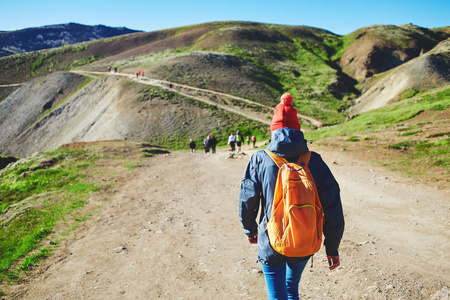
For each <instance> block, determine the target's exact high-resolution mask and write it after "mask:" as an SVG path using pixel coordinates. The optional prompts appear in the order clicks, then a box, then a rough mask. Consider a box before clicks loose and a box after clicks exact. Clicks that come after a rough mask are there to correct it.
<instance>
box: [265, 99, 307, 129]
mask: <svg viewBox="0 0 450 300" xmlns="http://www.w3.org/2000/svg"><path fill="white" fill-rule="evenodd" d="M293 104H294V99H293V98H292V96H291V94H283V95H282V96H281V98H280V104H278V105H277V106H276V107H275V112H274V114H273V118H272V125H270V130H271V131H274V130H277V129H280V128H286V127H288V128H291V129H297V130H300V128H301V127H300V122H299V121H298V117H297V110H296V109H295V108H294V106H292V105H293Z"/></svg>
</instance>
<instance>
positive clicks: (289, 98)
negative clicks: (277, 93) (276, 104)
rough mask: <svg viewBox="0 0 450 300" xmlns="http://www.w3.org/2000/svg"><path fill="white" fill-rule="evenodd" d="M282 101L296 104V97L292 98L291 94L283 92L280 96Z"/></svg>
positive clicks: (287, 103) (285, 103) (286, 103)
mask: <svg viewBox="0 0 450 300" xmlns="http://www.w3.org/2000/svg"><path fill="white" fill-rule="evenodd" d="M280 103H283V104H284V105H290V106H292V105H293V104H294V98H292V96H291V94H288V93H286V94H283V95H281V98H280Z"/></svg>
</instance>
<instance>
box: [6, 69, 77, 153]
mask: <svg viewBox="0 0 450 300" xmlns="http://www.w3.org/2000/svg"><path fill="white" fill-rule="evenodd" d="M84 80H85V77H83V76H80V75H76V74H62V73H60V74H53V75H52V76H44V77H39V78H36V79H35V80H33V81H30V82H28V83H27V84H26V85H24V86H22V87H21V88H18V89H17V90H16V91H15V92H13V93H12V94H11V95H10V96H9V97H8V98H6V99H5V100H4V101H3V102H1V103H0V153H1V152H2V151H3V150H5V149H6V147H7V145H9V144H10V143H11V142H12V141H13V140H14V139H16V138H17V137H18V136H19V135H20V134H21V133H22V132H23V131H24V130H26V129H27V127H28V126H29V125H30V124H32V123H34V122H35V121H36V120H37V119H38V116H39V115H40V114H41V113H43V112H44V111H45V110H47V109H49V108H51V107H52V106H54V105H56V104H57V103H58V102H59V101H62V100H63V99H64V98H65V97H67V96H68V95H70V94H71V93H73V92H74V91H75V90H76V88H77V87H78V86H79V85H80V84H81V83H82V82H83V81H84ZM24 147H26V146H25V145H24ZM27 148H28V149H26V151H27V153H29V151H31V153H32V151H33V149H34V147H32V146H30V145H29V146H28V147H27ZM24 150H25V149H24Z"/></svg>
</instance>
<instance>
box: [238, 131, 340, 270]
mask: <svg viewBox="0 0 450 300" xmlns="http://www.w3.org/2000/svg"><path fill="white" fill-rule="evenodd" d="M267 150H269V151H271V152H273V153H275V154H276V155H278V156H281V157H284V158H285V159H287V160H288V161H289V162H296V161H297V160H298V157H299V156H300V155H301V154H302V153H305V152H307V151H309V150H308V146H307V145H306V140H305V138H304V136H303V132H301V131H299V130H295V129H290V128H281V129H277V130H274V131H272V138H271V142H270V144H269V146H268V147H267ZM308 168H309V170H310V171H311V174H312V176H313V178H314V182H315V184H316V187H317V192H318V194H319V198H320V202H321V204H322V208H323V211H324V216H325V218H324V226H323V234H324V236H325V241H324V245H325V249H326V253H327V255H330V256H338V255H339V253H338V249H339V244H340V242H341V239H342V235H343V232H344V215H343V212H342V204H341V198H340V190H339V185H338V183H337V182H336V180H335V179H334V176H333V174H331V171H330V169H329V168H328V166H327V165H326V164H325V162H324V161H323V160H322V157H321V156H320V155H319V154H317V153H316V152H311V158H310V160H309V163H308ZM278 170H279V169H278V166H277V165H276V164H275V163H274V161H273V160H272V158H270V156H269V155H268V154H267V153H266V152H265V151H264V150H260V151H258V152H256V153H255V154H253V155H252V157H251V159H250V161H249V163H248V165H247V168H246V170H245V173H244V176H243V178H242V182H241V191H240V194H239V217H240V220H241V223H242V226H243V227H244V231H245V234H246V235H247V236H248V237H253V236H255V235H256V234H258V260H259V261H261V262H262V263H264V264H266V265H278V264H281V263H284V262H298V261H301V260H305V259H308V258H309V256H308V257H287V256H284V255H282V254H280V253H278V252H276V251H275V250H273V248H272V247H271V246H270V243H269V237H268V236H267V221H268V218H269V217H270V213H271V210H272V201H273V196H274V189H275V184H276V181H277V175H278ZM260 207H261V213H260V218H259V224H258V223H257V222H256V218H257V215H258V211H259V210H260Z"/></svg>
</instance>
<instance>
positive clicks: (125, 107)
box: [0, 73, 267, 157]
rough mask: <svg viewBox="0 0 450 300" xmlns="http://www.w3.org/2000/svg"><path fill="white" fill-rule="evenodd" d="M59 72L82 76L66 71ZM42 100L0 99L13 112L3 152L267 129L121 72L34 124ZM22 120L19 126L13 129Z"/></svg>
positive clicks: (35, 86)
mask: <svg viewBox="0 0 450 300" xmlns="http://www.w3.org/2000/svg"><path fill="white" fill-rule="evenodd" d="M55 76H56V74H55V75H53V74H52V75H48V76H46V77H44V78H39V79H38V80H37V82H34V81H33V82H31V83H30V84H28V85H26V86H24V87H22V88H21V89H19V91H20V93H22V94H32V93H36V94H40V93H43V92H42V90H43V89H44V90H45V89H47V86H46V85H44V84H42V82H43V81H45V80H51V79H52V78H53V77H55ZM57 76H58V78H59V77H63V78H73V77H75V78H78V77H81V76H79V75H73V74H66V73H60V74H58V75H57ZM81 78H83V77H81ZM83 80H84V79H83ZM39 83H41V84H42V85H40V84H39ZM24 99H25V98H24ZM41 102H42V101H41ZM44 104H45V103H44V102H42V103H40V104H34V103H29V102H26V101H17V99H16V98H15V97H14V95H11V96H10V97H8V98H7V99H6V100H5V101H4V103H0V105H1V106H0V111H4V112H7V111H10V112H13V113H12V114H10V115H7V114H5V115H4V116H2V120H3V122H2V123H1V127H0V128H1V129H4V130H1V132H2V134H4V135H5V136H4V137H3V136H2V139H0V143H1V144H0V145H1V149H2V151H1V152H2V154H4V155H13V156H19V157H26V156H29V155H31V154H32V153H34V152H36V151H39V152H42V151H50V150H54V149H56V148H58V147H60V146H61V145H64V144H68V143H73V142H92V141H100V140H116V139H117V140H136V141H148V142H154V143H156V144H165V143H167V141H168V140H169V141H175V142H176V143H181V144H183V145H187V142H188V139H189V137H192V138H194V139H201V138H202V137H203V138H204V137H205V136H206V135H208V134H211V133H213V132H214V133H216V137H217V138H218V140H219V141H220V139H224V138H226V137H227V136H228V134H229V131H228V129H227V128H231V127H233V126H240V125H242V126H252V127H253V128H254V129H255V128H258V126H261V128H264V129H262V130H263V131H264V132H265V131H266V130H267V125H265V124H262V123H260V122H257V121H254V120H250V119H247V118H245V117H242V116H239V115H238V114H233V113H231V112H229V111H226V110H223V109H220V108H218V107H214V106H213V105H208V104H205V103H203V102H200V101H196V100H193V99H190V98H186V97H184V96H181V95H179V94H175V93H173V92H169V91H165V90H161V89H158V88H155V87H152V86H148V85H145V84H142V83H137V82H134V81H132V80H130V79H129V78H124V77H122V76H113V75H109V76H103V77H99V78H97V79H95V80H94V81H93V82H91V83H90V84H89V85H87V86H86V87H84V88H83V89H81V90H80V91H78V92H77V93H75V94H74V95H73V96H71V97H70V98H69V99H68V100H67V101H66V102H65V103H64V104H63V105H61V106H60V107H57V108H54V109H53V110H52V111H49V113H48V114H47V115H46V116H45V117H43V118H42V119H40V120H38V121H37V122H35V121H36V120H37V118H36V116H35V115H36V114H39V112H40V111H41V108H42V105H44ZM6 105H10V106H11V107H10V108H7V107H6ZM27 110H35V112H34V114H32V115H31V116H30V117H25V118H21V114H20V113H16V111H27ZM19 121H20V125H21V126H20V127H18V129H17V130H15V131H9V128H12V127H14V126H16V123H17V122H19ZM34 122H35V123H34ZM29 124H30V125H29ZM240 128H243V127H240ZM233 131H235V130H233ZM263 131H262V132H263ZM7 134H8V135H7ZM198 146H199V147H200V145H198Z"/></svg>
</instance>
